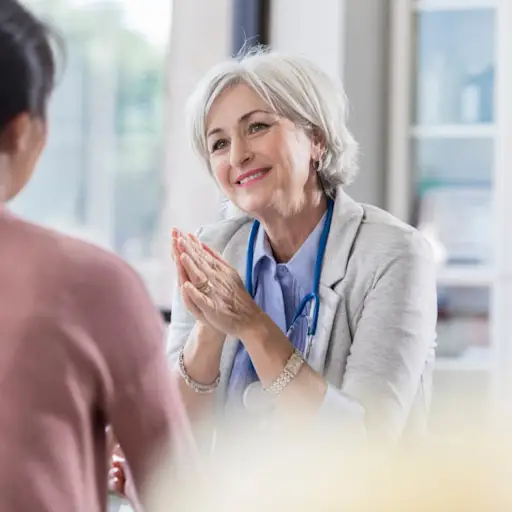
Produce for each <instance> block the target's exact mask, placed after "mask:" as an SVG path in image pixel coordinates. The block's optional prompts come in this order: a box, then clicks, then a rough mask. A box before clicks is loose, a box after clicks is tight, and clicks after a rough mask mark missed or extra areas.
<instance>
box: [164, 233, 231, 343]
mask: <svg viewBox="0 0 512 512" xmlns="http://www.w3.org/2000/svg"><path fill="white" fill-rule="evenodd" d="M180 236H182V237H183V236H184V235H183V234H182V233H180V232H179V231H178V230H177V229H173V230H172V257H173V260H174V263H175V265H176V273H177V277H178V285H179V287H180V291H181V290H182V288H183V285H184V284H185V283H186V282H188V281H190V282H192V284H194V285H197V284H200V283H195V282H193V281H192V280H191V278H190V276H189V275H188V273H187V271H186V269H185V267H184V266H183V263H182V262H181V253H182V251H181V250H180V248H179V245H178V239H179V237H180ZM181 297H182V300H183V303H184V304H185V307H186V308H187V309H188V310H189V311H190V313H192V315H194V318H195V319H196V322H197V324H198V326H197V327H198V329H199V330H200V331H201V332H203V333H204V334H205V335H206V337H207V338H209V339H214V340H219V342H222V341H223V340H224V339H225V337H226V334H225V333H223V332H221V331H218V330H217V329H215V328H214V327H213V326H212V325H210V324H209V323H208V321H207V320H206V319H205V318H204V315H203V313H202V312H201V310H200V309H199V308H197V306H196V305H195V304H194V303H193V302H192V301H190V300H189V298H188V295H187V294H186V293H183V292H182V291H181Z"/></svg>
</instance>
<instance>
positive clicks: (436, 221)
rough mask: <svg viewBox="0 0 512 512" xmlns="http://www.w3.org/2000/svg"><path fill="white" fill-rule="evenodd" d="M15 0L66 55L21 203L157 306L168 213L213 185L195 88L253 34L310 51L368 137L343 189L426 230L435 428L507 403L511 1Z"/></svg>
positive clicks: (164, 292)
mask: <svg viewBox="0 0 512 512" xmlns="http://www.w3.org/2000/svg"><path fill="white" fill-rule="evenodd" d="M25 3H26V4H27V5H29V6H31V7H33V8H34V9H35V10H36V11H37V12H38V13H40V14H42V15H43V16H45V17H46V18H47V19H48V20H49V21H50V22H51V23H52V24H54V25H55V26H56V27H57V28H58V29H59V30H60V31H61V33H62V34H63V35H64V37H65V39H66V41H67V45H68V56H67V61H66V62H65V63H64V64H65V67H64V68H63V74H62V79H61V83H60V86H59V89H58V91H57V93H56V95H55V97H54V98H53V101H52V104H51V112H50V116H51V117H52V132H51V134H50V144H49V147H48V150H47V152H46V154H45V155H44V158H43V160H42V162H41V166H40V167H41V168H40V169H39V171H38V172H37V173H36V175H35V178H34V180H33V181H32V183H31V184H30V186H29V187H28V188H27V190H26V192H25V193H24V194H22V195H21V196H20V197H19V199H17V200H16V201H15V202H14V203H13V204H12V208H13V209H14V210H15V211H17V212H18V213H20V214H22V215H24V216H26V217H28V218H30V219H32V220H35V221H37V222H41V223H43V224H45V225H49V226H52V227H55V228H57V229H59V230H64V231H66V232H70V233H73V234H76V235H78V236H81V237H85V238H87V239H90V240H92V241H93V242H95V243H99V244H101V245H103V246H105V247H108V248H109V249H111V250H113V251H116V252H117V253H119V254H120V255H121V256H123V257H124V258H126V259H127V260H128V261H130V262H131V263H132V264H133V265H134V266H135V268H136V269H138V271H139V272H140V273H141V275H142V276H143V278H144V279H145V281H146V283H147V285H148V287H149V289H150V290H151V293H152V295H153V297H154V300H155V304H156V305H157V306H158V307H162V308H168V307H169V306H170V302H171V290H172V285H173V282H174V276H173V265H172V263H171V261H170V231H171V227H172V226H176V227H178V228H179V229H181V230H183V231H195V230H196V229H197V228H198V227H199V226H200V225H202V224H205V223H208V222H212V221H214V220H215V219H217V218H219V216H220V210H221V209H220V202H221V200H222V198H221V197H220V195H219V194H218V193H216V192H215V190H216V189H215V187H212V185H211V181H210V180H211V178H210V177H209V176H208V174H207V172H206V170H204V169H203V168H202V166H201V163H200V162H199V160H198V159H197V158H196V157H195V155H193V153H192V151H191V149H190V145H189V140H188V135H187V133H186V129H185V125H184V111H183V109H184V104H185V101H186V98H187V96H188V94H189V92H190V91H191V89H192V87H193V85H194V84H195V83H196V81H197V80H198V79H199V78H200V77H201V76H202V75H203V74H204V73H205V72H206V70H207V69H209V68H210V67H211V66H212V65H213V64H215V63H216V62H218V61H219V60H221V59H224V58H226V57H228V56H229V55H233V54H235V53H237V52H238V50H239V49H240V47H241V46H242V45H243V44H244V42H245V41H246V40H247V44H249V45H250V44H256V43H258V42H262V43H270V44H271V45H272V46H273V47H274V48H275V49H276V50H280V51H286V52H293V53H298V54H302V55H305V56H307V57H309V58H310V59H313V60H314V61H315V62H317V63H318V64H319V65H321V66H322V67H323V68H324V69H325V71H327V72H328V73H330V74H333V75H336V76H338V77H342V79H343V80H344V83H345V86H346V91H347V95H348V98H349V100H350V105H351V110H350V120H349V126H350V128H351V130H352V132H353V133H354V135H355V137H356V139H357V140H358V141H359V143H360V145H361V153H362V154H361V173H360V175H359V177H358V179H357V180H356V182H355V183H354V184H353V185H352V186H351V187H350V188H349V191H348V192H349V194H351V195H352V196H353V197H354V198H355V199H357V200H359V201H362V202H367V203H372V204H375V205H377V206H380V207H383V208H385V209H387V210H389V211H390V212H391V213H393V214H394V215H396V216H398V217H399V218H401V219H403V220H405V221H406V222H410V223H412V224H413V225H416V226H417V227H418V228H419V229H420V230H422V231H423V233H424V234H425V236H427V237H428V238H429V239H430V240H431V242H432V245H433V249H434V253H435V255H436V258H437V261H438V264H439V274H438V283H439V349H438V361H437V370H436V374H435V392H434V402H433V404H434V405H433V415H432V425H433V429H434V432H443V433H445V434H446V432H447V429H446V423H448V424H449V425H450V433H451V435H453V436H455V437H460V436H462V435H463V434H464V433H470V432H471V431H472V430H473V429H475V428H477V427H478V426H479V425H481V424H485V423H487V422H488V421H489V419H490V418H491V417H494V413H495V412H499V413H500V414H501V413H503V412H508V413H509V414H510V410H511V408H509V407H496V406H501V405H503V404H506V400H507V397H510V391H511V389H512V342H511V341H510V336H511V335H510V333H512V229H511V228H510V226H509V218H510V217H511V216H512V200H511V198H512V173H511V172H510V169H512V95H511V94H510V91H512V60H511V59H510V55H511V54H512V30H511V28H512V2H510V0H315V1H313V0H303V1H302V2H297V1H296V0H246V1H243V0H215V1H211V0H186V1H185V0H184V1H176V2H173V1H172V0H25ZM467 393H470V394H471V395H472V399H473V401H472V405H471V407H467V406H465V398H464V397H465V396H467ZM446 411H448V412H449V414H450V415H451V419H450V421H448V422H446V421H445V419H446V414H444V413H445V412H446ZM443 418H444V419H443ZM452 420H453V421H452ZM455 420H457V421H455Z"/></svg>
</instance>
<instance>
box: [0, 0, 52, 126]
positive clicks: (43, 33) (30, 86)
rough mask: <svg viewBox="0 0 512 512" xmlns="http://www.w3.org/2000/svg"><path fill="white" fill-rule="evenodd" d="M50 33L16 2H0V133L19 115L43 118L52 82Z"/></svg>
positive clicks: (7, 0)
mask: <svg viewBox="0 0 512 512" xmlns="http://www.w3.org/2000/svg"><path fill="white" fill-rule="evenodd" d="M51 41H52V36H51V32H50V30H49V29H48V27H46V25H44V23H42V22H41V21H39V20H38V19H37V18H36V17H35V16H34V15H33V14H31V13H30V12H29V11H28V10H27V9H26V8H25V7H23V6H22V5H21V4H20V3H19V2H18V1H17V0H2V1H1V2H0V77H1V79H0V132H2V131H3V130H4V129H5V127H6V126H7V125H8V123H9V122H10V121H12V120H13V119H14V118H15V117H16V116H18V115H19V114H22V113H28V114H31V115H32V116H36V117H40V118H44V117H45V115H46V107H47V103H48V99H49V97H50V94H51V92H52V90H53V87H54V82H55V59H54V53H53V49H52V42H51Z"/></svg>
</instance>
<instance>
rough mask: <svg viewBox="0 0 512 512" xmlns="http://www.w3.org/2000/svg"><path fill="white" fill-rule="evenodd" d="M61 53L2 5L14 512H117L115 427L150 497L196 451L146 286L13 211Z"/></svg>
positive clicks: (3, 316)
mask: <svg viewBox="0 0 512 512" xmlns="http://www.w3.org/2000/svg"><path fill="white" fill-rule="evenodd" d="M55 42H57V38H56V37H54V35H53V34H52V32H51V31H50V30H49V28H48V27H46V26H45V25H44V24H42V23H41V22H40V21H39V20H38V19H37V18H36V17H35V16H34V15H33V14H31V13H30V12H29V11H28V10H27V9H26V8H24V7H23V6H22V5H21V4H20V3H19V2H18V1H17V0H2V1H1V3H0V194H1V196H0V411H1V412H0V510H1V511H2V512H25V511H26V512H28V511H41V512H42V511H52V512H60V511H62V512H64V511H65V512H69V511H73V512H80V511H85V510H87V512H96V511H104V510H105V509H106V504H107V481H108V478H107V476H108V456H109V455H110V452H109V447H108V442H107V436H106V428H107V425H112V430H113V433H114V434H115V436H116V438H117V440H118V441H119V443H120V445H121V447H122V449H123V452H124V453H125V454H126V457H127V459H128V461H129V463H130V468H131V471H132V474H133V479H134V482H135V485H136V487H137V490H138V492H139V495H141V490H143V485H144V483H145V482H146V481H148V480H147V479H148V478H149V476H150V475H149V471H150V470H151V468H152V467H154V466H153V464H155V463H157V462H158V461H156V460H155V458H156V457H161V456H162V455H163V454H164V453H165V454H167V449H166V448H167V447H170V448H174V450H173V451H172V452H171V453H172V454H173V455H174V456H176V449H177V448H178V447H179V448H180V449H182V450H183V449H184V450H185V452H182V453H183V454H184V455H188V454H189V453H192V452H188V451H187V449H188V448H189V447H190V448H191V447H192V445H191V444H190V445H189V444H188V442H184V443H183V441H187V440H188V439H190V438H189V437H188V436H187V434H188V425H187V421H186V418H185V414H184V410H183V408H182V406H181V402H180V399H179V395H178V393H177V388H176V385H175V384H174V383H173V381H172V378H171V373H170V372H169V368H168V364H167V360H166V356H165V350H164V326H163V322H162V320H161V318H160V315H159V313H158V311H157V309H156V308H155V307H154V305H153V304H152V302H151V300H150V298H149V296H148V294H147V292H146V290H145V287H144V285H143V283H142V281H141V279H140V278H139V277H138V276H137V275H136V273H135V272H134V271H133V270H132V269H131V268H130V267H129V266H128V265H127V264H125V263H123V262H122V261H121V260H120V259H119V258H118V257H117V256H115V255H113V254H110V253H108V252H105V251H103V250H101V249H99V248H97V247H95V246H93V245H90V244H87V243H85V242H82V241H79V240H75V239H72V238H69V237H66V236H64V235H61V234H58V233H56V232H53V231H50V230H47V229H45V228H42V227H39V226H37V225H34V224H31V223H28V222H26V221H24V220H22V219H20V218H18V217H16V216H15V215H13V214H12V213H11V212H9V211H8V209H7V206H6V204H5V203H6V202H7V201H8V200H10V199H11V198H13V197H14V196H16V194H17V193H18V192H19V191H20V190H21V189H22V188H23V187H24V186H25V184H26V183H27V181H28V180H29V178H30V176H31V175H32V172H33V170H34V168H35V166H36V163H37V161H38V158H39V156H40V154H41V151H42V150H43V148H44V146H45V142H46V134H47V129H48V125H47V119H46V110H47V105H48V101H49V98H50V95H51V93H52V90H53V88H54V85H55V75H56V52H55V49H56V48H57V47H58V45H55V44H54V43H55ZM55 186H58V184H55ZM177 436H179V439H180V441H181V443H176V442H174V443H172V440H174V441H176V440H177ZM143 501H144V500H143Z"/></svg>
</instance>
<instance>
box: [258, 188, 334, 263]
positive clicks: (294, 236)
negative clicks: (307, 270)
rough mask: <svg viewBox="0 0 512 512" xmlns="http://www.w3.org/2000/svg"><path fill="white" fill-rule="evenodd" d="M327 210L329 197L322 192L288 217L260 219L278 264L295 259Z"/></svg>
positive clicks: (270, 216) (271, 215)
mask: <svg viewBox="0 0 512 512" xmlns="http://www.w3.org/2000/svg"><path fill="white" fill-rule="evenodd" d="M326 209H327V197H326V196H325V194H324V193H323V192H322V193H319V194H315V195H314V197H311V198H307V200H306V201H305V203H304V205H303V207H302V208H301V209H300V210H298V211H296V212H293V213H291V214H288V215H282V214H276V212H274V213H273V214H270V215H268V218H267V219H260V222H261V225H262V226H263V227H264V229H265V232H266V234H267V236H268V239H269V241H270V246H271V247H272V252H273V253H274V257H275V259H276V261H277V262H278V263H286V262H288V261H290V260H291V259H292V258H293V256H294V254H295V253H296V252H297V251H298V250H299V249H300V247H301V246H302V244H303V243H304V242H305V241H306V239H307V238H308V236H309V235H310V234H311V232H312V231H313V230H314V229H315V228H316V226H317V225H318V223H319V222H320V219H321V218H322V215H323V214H324V213H325V211H326Z"/></svg>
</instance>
